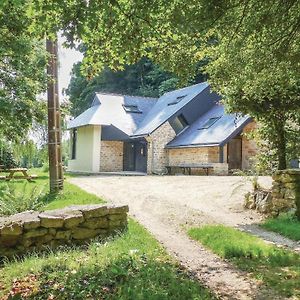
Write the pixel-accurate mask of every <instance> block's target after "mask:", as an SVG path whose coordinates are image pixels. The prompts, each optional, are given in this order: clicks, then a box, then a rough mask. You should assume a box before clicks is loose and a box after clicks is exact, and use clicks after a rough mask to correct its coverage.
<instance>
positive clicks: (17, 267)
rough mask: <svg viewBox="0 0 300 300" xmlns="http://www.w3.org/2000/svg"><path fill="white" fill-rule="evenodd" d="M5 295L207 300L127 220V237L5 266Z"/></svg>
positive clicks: (1, 279)
mask: <svg viewBox="0 0 300 300" xmlns="http://www.w3.org/2000/svg"><path fill="white" fill-rule="evenodd" d="M1 289H2V292H1ZM9 291H11V293H12V294H14V293H15V292H13V291H18V292H19V295H21V296H23V297H25V296H27V297H28V298H29V299H128V300H129V299H149V300H155V299H157V300H163V299H174V300H175V299H176V300H177V299H213V297H212V296H211V295H210V293H209V292H208V291H207V290H205V289H204V288H203V287H201V286H200V285H199V283H198V282H196V281H194V280H193V279H191V278H189V277H188V276H187V274H186V273H185V272H184V271H182V270H180V269H179V268H178V266H177V265H176V264H175V263H174V262H173V261H172V260H171V259H170V257H169V256H168V255H167V254H166V253H165V251H164V250H163V249H162V247H161V246H160V245H159V243H158V242H157V241H156V240H155V239H154V238H153V237H152V236H151V235H150V234H149V233H148V232H147V231H146V230H145V229H144V228H143V227H141V226H140V225H139V224H137V223H136V222H134V221H132V220H130V222H129V229H128V232H127V233H125V234H123V235H121V236H119V237H116V238H115V239H113V240H110V241H107V242H106V243H100V242H97V241H95V242H92V243H91V244H90V245H89V246H87V247H86V248H85V249H83V248H77V249H76V248H74V249H69V250H66V249H65V250H63V249H61V250H58V251H55V252H49V253H47V254H44V255H31V256H28V257H26V258H24V259H23V260H18V261H14V262H6V263H5V264H4V265H3V266H2V267H0V298H1V296H2V297H4V299H5V295H8V293H9ZM1 293H2V295H1ZM1 299H2V298H1ZM16 299H17V298H16ZM18 299H21V298H18Z"/></svg>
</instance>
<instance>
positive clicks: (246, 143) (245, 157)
mask: <svg viewBox="0 0 300 300" xmlns="http://www.w3.org/2000/svg"><path fill="white" fill-rule="evenodd" d="M256 126H257V125H256V123H255V122H251V123H249V124H247V125H246V126H245V128H244V130H243V134H242V169H243V170H246V169H250V168H251V159H252V158H253V157H254V156H255V155H256V154H257V151H258V149H257V145H256V143H255V141H254V140H251V139H249V138H247V134H249V133H250V132H251V131H252V130H254V129H255V128H256Z"/></svg>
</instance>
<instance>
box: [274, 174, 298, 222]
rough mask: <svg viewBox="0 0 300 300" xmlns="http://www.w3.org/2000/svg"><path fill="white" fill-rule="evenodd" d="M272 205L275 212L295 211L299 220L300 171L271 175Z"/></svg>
mask: <svg viewBox="0 0 300 300" xmlns="http://www.w3.org/2000/svg"><path fill="white" fill-rule="evenodd" d="M272 203H273V206H275V207H274V209H275V210H277V211H282V210H285V209H291V208H295V209H296V215H297V217H298V219H299V220H300V170H299V169H290V170H282V171H277V172H276V173H275V175H273V185H272Z"/></svg>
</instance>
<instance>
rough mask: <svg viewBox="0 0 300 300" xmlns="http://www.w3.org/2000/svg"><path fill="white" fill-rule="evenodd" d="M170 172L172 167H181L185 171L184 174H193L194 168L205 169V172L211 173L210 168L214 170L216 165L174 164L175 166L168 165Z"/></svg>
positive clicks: (169, 172)
mask: <svg viewBox="0 0 300 300" xmlns="http://www.w3.org/2000/svg"><path fill="white" fill-rule="evenodd" d="M166 168H167V170H168V174H171V169H172V168H179V169H181V170H182V171H183V174H186V173H188V174H189V175H191V174H192V169H203V170H204V172H205V174H206V175H207V176H208V175H209V170H213V169H214V167H213V165H212V164H191V165H188V164H180V165H174V166H167V167H166Z"/></svg>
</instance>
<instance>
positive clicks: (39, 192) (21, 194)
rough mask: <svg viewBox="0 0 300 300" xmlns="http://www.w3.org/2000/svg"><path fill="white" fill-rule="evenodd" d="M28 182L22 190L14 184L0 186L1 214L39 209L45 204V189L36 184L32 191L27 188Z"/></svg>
mask: <svg viewBox="0 0 300 300" xmlns="http://www.w3.org/2000/svg"><path fill="white" fill-rule="evenodd" d="M26 186H27V183H25V184H24V185H23V187H22V188H21V189H20V190H17V189H16V185H14V184H11V183H10V184H9V183H6V184H1V186H0V216H1V215H2V216H3V215H13V214H16V213H20V212H23V211H26V210H38V209H39V208H41V207H42V206H43V205H44V201H43V200H42V198H43V197H44V196H45V195H44V193H43V189H40V188H38V186H34V187H33V188H32V189H31V191H30V192H28V191H27V189H26Z"/></svg>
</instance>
